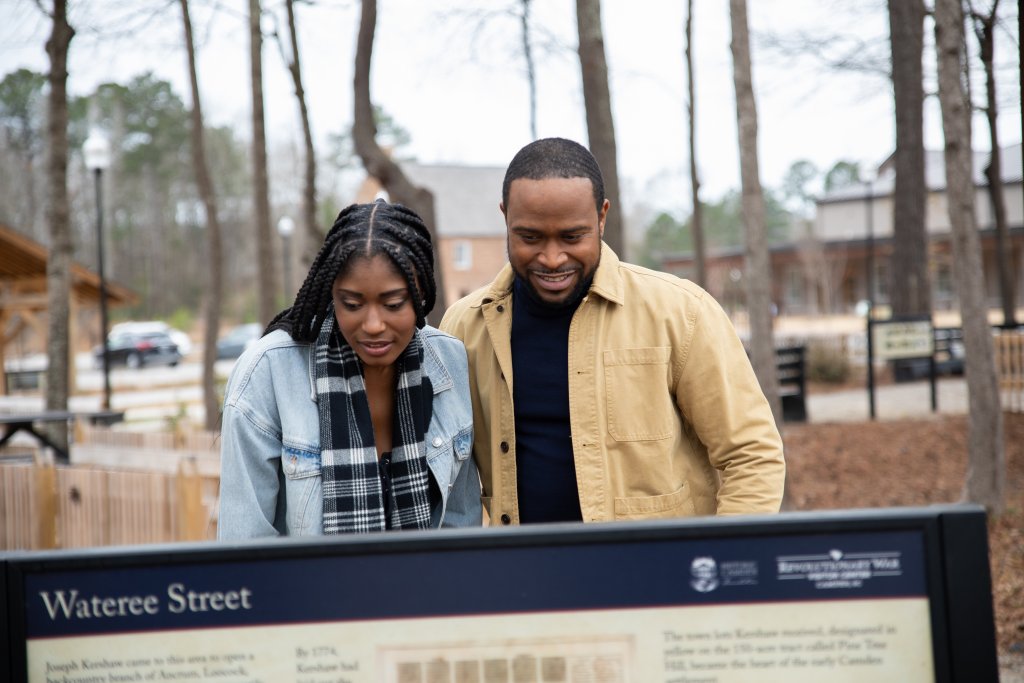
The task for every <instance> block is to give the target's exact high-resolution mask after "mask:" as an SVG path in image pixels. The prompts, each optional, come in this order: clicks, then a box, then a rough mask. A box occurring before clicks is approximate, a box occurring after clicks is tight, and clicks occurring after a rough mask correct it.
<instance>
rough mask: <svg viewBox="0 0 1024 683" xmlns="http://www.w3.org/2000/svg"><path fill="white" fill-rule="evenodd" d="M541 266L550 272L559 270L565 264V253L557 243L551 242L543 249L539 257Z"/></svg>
mask: <svg viewBox="0 0 1024 683" xmlns="http://www.w3.org/2000/svg"><path fill="white" fill-rule="evenodd" d="M538 260H539V261H540V264H541V265H542V266H544V267H545V268H547V269H549V270H557V269H558V268H560V267H561V266H562V265H564V264H565V260H566V256H565V251H563V250H562V247H561V245H559V244H558V243H557V242H554V241H552V242H549V243H547V244H546V245H544V248H543V249H541V252H540V256H539V257H538Z"/></svg>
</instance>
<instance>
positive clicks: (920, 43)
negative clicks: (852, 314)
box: [889, 0, 932, 315]
mask: <svg viewBox="0 0 1024 683" xmlns="http://www.w3.org/2000/svg"><path fill="white" fill-rule="evenodd" d="M924 17H925V9H924V2H923V0H889V42H890V45H891V48H892V85H893V93H894V98H895V108H896V154H895V166H896V184H895V187H894V189H893V250H892V256H891V265H892V267H891V268H890V269H889V275H890V280H891V284H890V287H889V292H890V299H891V302H892V310H893V313H894V314H897V315H928V314H930V313H931V310H932V304H931V283H930V281H929V278H928V232H927V230H926V228H925V214H924V205H925V179H924V85H923V73H922V71H923V70H922V65H921V59H922V55H923V51H924Z"/></svg>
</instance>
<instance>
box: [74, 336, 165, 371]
mask: <svg viewBox="0 0 1024 683" xmlns="http://www.w3.org/2000/svg"><path fill="white" fill-rule="evenodd" d="M107 347H108V349H109V354H110V365H111V366H112V367H113V366H115V365H124V366H127V367H129V368H141V367H142V366H144V365H170V366H172V367H173V366H175V365H177V364H178V361H180V360H181V351H180V350H179V349H178V345H177V344H175V343H174V340H173V339H171V336H170V335H169V334H167V333H166V332H134V331H131V332H124V331H118V332H116V333H115V332H111V333H110V335H108V336H107ZM92 353H93V357H94V358H95V359H96V366H97V367H103V346H97V347H96V348H94V349H93V350H92Z"/></svg>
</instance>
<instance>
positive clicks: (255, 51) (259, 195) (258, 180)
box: [249, 0, 281, 325]
mask: <svg viewBox="0 0 1024 683" xmlns="http://www.w3.org/2000/svg"><path fill="white" fill-rule="evenodd" d="M262 14H263V13H262V11H261V10H260V0H249V67H250V75H251V79H252V185H253V188H252V197H253V214H254V215H253V219H254V222H255V224H256V254H257V262H258V264H259V292H257V301H258V302H259V316H260V322H261V323H263V324H264V325H266V324H267V323H269V322H270V319H271V318H273V317H274V314H276V313H277V309H278V307H277V305H276V303H275V301H276V299H277V292H279V291H281V289H280V287H278V286H277V278H276V277H275V273H276V272H277V270H276V269H275V268H274V249H273V241H272V240H273V233H271V231H270V197H269V189H268V186H269V182H268V180H267V134H266V124H265V118H264V115H263V32H262V31H261V30H260V18H261V17H262Z"/></svg>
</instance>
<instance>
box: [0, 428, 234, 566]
mask: <svg viewBox="0 0 1024 683" xmlns="http://www.w3.org/2000/svg"><path fill="white" fill-rule="evenodd" d="M216 439H217V435H216V434H212V433H209V432H184V431H180V432H129V431H122V430H115V429H111V428H109V427H103V426H93V425H90V424H88V423H87V422H86V421H84V420H79V421H77V424H76V426H75V433H74V444H73V446H72V449H73V453H74V456H73V463H74V464H72V465H54V464H53V463H49V462H44V461H42V460H41V459H40V457H39V455H38V454H35V455H32V454H27V457H22V458H10V459H9V462H3V461H2V460H0V550H15V549H25V550H38V549H46V548H79V547H89V546H102V545H130V544H137V543H167V542H173V541H199V540H212V539H214V538H216V535H217V519H216V516H217V495H218V487H219V483H220V467H219V458H218V455H217V442H216ZM5 459H6V458H5Z"/></svg>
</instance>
